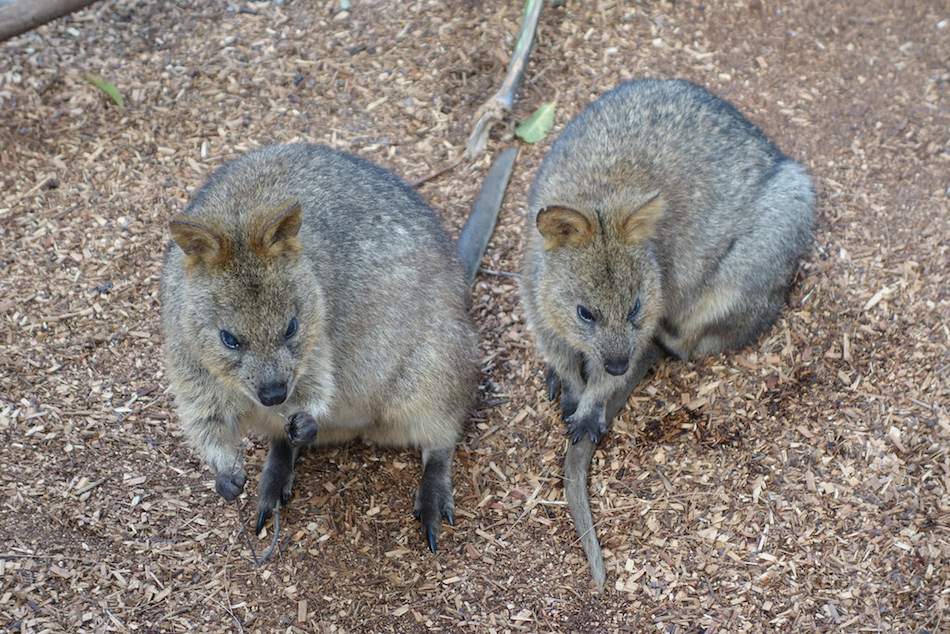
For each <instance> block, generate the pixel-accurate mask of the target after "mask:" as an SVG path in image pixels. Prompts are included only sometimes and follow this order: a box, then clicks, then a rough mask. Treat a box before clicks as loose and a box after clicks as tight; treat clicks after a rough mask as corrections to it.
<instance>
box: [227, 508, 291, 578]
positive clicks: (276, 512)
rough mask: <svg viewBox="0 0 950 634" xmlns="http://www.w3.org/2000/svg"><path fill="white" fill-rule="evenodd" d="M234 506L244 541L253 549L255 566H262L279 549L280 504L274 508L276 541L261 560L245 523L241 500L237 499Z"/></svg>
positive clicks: (252, 556) (272, 541)
mask: <svg viewBox="0 0 950 634" xmlns="http://www.w3.org/2000/svg"><path fill="white" fill-rule="evenodd" d="M234 506H235V508H237V515H238V523H239V524H240V525H241V532H242V533H243V534H244V539H245V541H247V545H248V548H250V549H251V559H252V560H253V561H254V565H255V566H260V565H261V564H262V563H264V562H265V561H267V560H268V559H269V558H270V556H271V555H273V554H274V550H275V549H276V548H277V538H278V536H279V535H280V502H279V501H278V502H277V506H275V507H274V539H272V540H271V543H270V548H269V549H268V551H267V552H266V553H264V554H263V555H261V557H260V559H258V557H257V551H256V550H254V543H253V542H252V541H251V535H250V533H248V532H247V524H246V523H245V522H244V513H242V512H241V500H239V499H235V500H234Z"/></svg>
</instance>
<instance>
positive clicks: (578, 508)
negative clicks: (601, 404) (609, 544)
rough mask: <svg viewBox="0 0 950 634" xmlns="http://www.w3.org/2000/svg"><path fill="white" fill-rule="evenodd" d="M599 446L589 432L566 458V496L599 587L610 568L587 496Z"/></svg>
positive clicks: (575, 443) (573, 445) (568, 447)
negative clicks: (591, 466)
mask: <svg viewBox="0 0 950 634" xmlns="http://www.w3.org/2000/svg"><path fill="white" fill-rule="evenodd" d="M595 449H597V445H596V444H595V443H594V441H592V440H591V439H590V438H589V437H588V436H587V435H586V434H585V435H584V436H583V437H581V438H578V440H577V442H574V443H571V444H569V445H568V446H567V457H565V459H564V497H565V498H566V499H567V508H568V510H569V511H570V512H571V519H573V520H574V526H575V527H576V528H577V535H578V537H579V538H580V541H581V546H583V547H584V554H585V555H587V563H588V564H589V565H590V574H591V576H592V577H593V578H594V583H596V584H597V588H598V589H603V587H604V583H605V582H606V581H607V572H606V570H605V569H604V557H603V555H602V554H601V552H600V544H599V543H598V542H597V533H595V532H594V518H593V517H592V516H591V514H590V500H589V499H588V497H587V472H588V471H589V470H590V461H591V458H593V457H594V450H595Z"/></svg>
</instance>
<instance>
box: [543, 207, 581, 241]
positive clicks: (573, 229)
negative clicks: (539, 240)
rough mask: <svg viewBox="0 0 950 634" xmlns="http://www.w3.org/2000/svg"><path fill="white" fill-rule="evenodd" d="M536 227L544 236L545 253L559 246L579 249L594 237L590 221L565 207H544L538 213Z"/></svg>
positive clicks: (579, 213)
mask: <svg viewBox="0 0 950 634" xmlns="http://www.w3.org/2000/svg"><path fill="white" fill-rule="evenodd" d="M537 225H538V231H540V232H541V235H542V236H544V250H545V251H547V250H549V249H553V248H555V247H560V246H568V247H579V246H582V245H584V244H587V243H588V242H590V240H591V238H592V237H593V236H594V225H593V224H592V223H591V221H590V220H588V219H587V217H586V216H585V215H584V214H582V213H581V212H579V211H574V210H573V209H568V208H567V207H556V206H555V207H545V208H544V209H542V210H541V211H539V212H538V219H537Z"/></svg>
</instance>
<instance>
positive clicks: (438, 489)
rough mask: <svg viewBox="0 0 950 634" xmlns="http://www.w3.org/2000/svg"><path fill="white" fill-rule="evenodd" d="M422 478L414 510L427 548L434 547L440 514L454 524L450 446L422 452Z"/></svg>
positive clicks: (439, 524)
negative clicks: (420, 524)
mask: <svg viewBox="0 0 950 634" xmlns="http://www.w3.org/2000/svg"><path fill="white" fill-rule="evenodd" d="M422 465H423V466H422V481H421V482H420V483H419V491H418V493H417V494H416V505H415V510H414V514H415V516H416V518H417V519H418V520H419V521H420V522H421V523H422V532H423V535H424V537H425V539H426V543H427V544H428V545H429V550H431V551H432V552H433V553H435V551H436V543H437V540H438V537H439V533H440V532H441V531H442V518H443V517H444V518H445V520H446V521H447V522H448V523H449V526H455V515H454V510H455V502H454V500H453V498H452V450H451V449H439V450H436V451H428V450H426V451H423V452H422Z"/></svg>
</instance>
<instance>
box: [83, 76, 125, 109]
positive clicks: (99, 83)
mask: <svg viewBox="0 0 950 634" xmlns="http://www.w3.org/2000/svg"><path fill="white" fill-rule="evenodd" d="M86 81H88V82H89V83H90V84H92V85H93V86H95V87H96V88H98V89H99V90H101V91H102V92H104V93H106V95H108V97H109V99H111V100H112V103H114V104H115V105H117V106H119V108H122V95H121V94H119V89H118V88H116V87H115V84H113V83H112V82H111V81H106V80H105V79H103V78H102V77H100V76H99V75H86Z"/></svg>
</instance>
